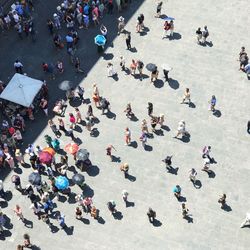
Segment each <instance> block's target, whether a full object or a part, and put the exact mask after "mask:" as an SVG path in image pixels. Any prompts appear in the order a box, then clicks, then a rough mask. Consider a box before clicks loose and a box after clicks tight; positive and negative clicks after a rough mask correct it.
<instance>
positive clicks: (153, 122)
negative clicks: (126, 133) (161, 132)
mask: <svg viewBox="0 0 250 250" xmlns="http://www.w3.org/2000/svg"><path fill="white" fill-rule="evenodd" d="M157 124H158V117H156V116H151V120H150V125H151V128H152V132H156V129H155V128H156V126H157Z"/></svg>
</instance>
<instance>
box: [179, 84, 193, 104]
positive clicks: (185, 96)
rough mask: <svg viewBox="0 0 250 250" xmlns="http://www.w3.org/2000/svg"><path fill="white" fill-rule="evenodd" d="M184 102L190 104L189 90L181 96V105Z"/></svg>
mask: <svg viewBox="0 0 250 250" xmlns="http://www.w3.org/2000/svg"><path fill="white" fill-rule="evenodd" d="M185 101H188V104H190V102H191V99H190V90H189V88H186V90H185V92H184V95H183V98H182V102H181V104H183V103H185Z"/></svg>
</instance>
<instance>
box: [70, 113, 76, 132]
mask: <svg viewBox="0 0 250 250" xmlns="http://www.w3.org/2000/svg"><path fill="white" fill-rule="evenodd" d="M69 122H70V126H72V128H73V129H74V128H75V126H76V118H75V116H74V115H73V114H72V113H69Z"/></svg>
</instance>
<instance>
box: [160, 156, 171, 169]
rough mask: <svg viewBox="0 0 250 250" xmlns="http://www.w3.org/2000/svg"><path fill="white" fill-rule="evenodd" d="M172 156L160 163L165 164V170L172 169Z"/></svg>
mask: <svg viewBox="0 0 250 250" xmlns="http://www.w3.org/2000/svg"><path fill="white" fill-rule="evenodd" d="M172 157H173V156H172V155H171V156H167V157H166V158H165V159H163V160H162V162H164V163H165V165H166V168H167V170H171V169H172Z"/></svg>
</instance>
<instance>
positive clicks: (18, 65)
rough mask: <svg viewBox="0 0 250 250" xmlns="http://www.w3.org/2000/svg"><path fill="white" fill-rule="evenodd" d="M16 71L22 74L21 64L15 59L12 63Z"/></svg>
mask: <svg viewBox="0 0 250 250" xmlns="http://www.w3.org/2000/svg"><path fill="white" fill-rule="evenodd" d="M14 68H15V70H16V73H19V74H23V64H22V63H21V62H20V61H19V60H18V59H17V60H16V61H15V63H14Z"/></svg>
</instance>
